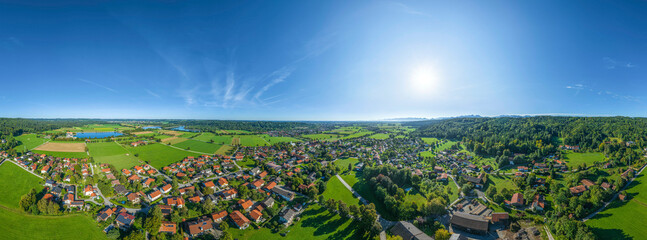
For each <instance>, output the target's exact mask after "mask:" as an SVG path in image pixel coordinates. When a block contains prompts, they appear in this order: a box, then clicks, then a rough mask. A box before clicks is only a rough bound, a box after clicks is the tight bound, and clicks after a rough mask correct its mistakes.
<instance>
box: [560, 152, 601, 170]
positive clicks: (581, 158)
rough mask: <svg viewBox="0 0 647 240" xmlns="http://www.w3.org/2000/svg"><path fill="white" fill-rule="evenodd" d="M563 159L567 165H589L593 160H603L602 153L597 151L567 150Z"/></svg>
mask: <svg viewBox="0 0 647 240" xmlns="http://www.w3.org/2000/svg"><path fill="white" fill-rule="evenodd" d="M565 160H566V165H567V166H572V167H577V166H580V165H582V163H586V165H589V166H590V165H591V164H593V162H595V161H598V162H601V161H603V160H604V154H602V153H598V152H592V153H575V152H569V153H567V154H566V159H565Z"/></svg>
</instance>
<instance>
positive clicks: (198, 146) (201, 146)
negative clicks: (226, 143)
mask: <svg viewBox="0 0 647 240" xmlns="http://www.w3.org/2000/svg"><path fill="white" fill-rule="evenodd" d="M173 146H176V147H179V148H182V149H187V148H189V149H190V150H191V151H197V152H203V153H209V154H213V153H215V152H216V151H218V149H220V147H221V145H216V144H211V143H206V142H201V141H197V140H193V139H189V140H186V141H183V142H181V143H177V144H173Z"/></svg>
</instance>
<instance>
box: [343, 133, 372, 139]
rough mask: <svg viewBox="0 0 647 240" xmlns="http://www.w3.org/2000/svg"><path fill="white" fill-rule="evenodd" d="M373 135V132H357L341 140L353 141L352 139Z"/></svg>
mask: <svg viewBox="0 0 647 240" xmlns="http://www.w3.org/2000/svg"><path fill="white" fill-rule="evenodd" d="M371 134H373V132H371V131H361V132H356V133H353V134H350V135H348V136H345V137H342V138H341V139H352V138H358V137H364V136H366V135H371Z"/></svg>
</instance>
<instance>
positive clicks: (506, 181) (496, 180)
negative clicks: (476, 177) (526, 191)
mask: <svg viewBox="0 0 647 240" xmlns="http://www.w3.org/2000/svg"><path fill="white" fill-rule="evenodd" d="M487 185H488V186H496V190H497V191H499V192H501V190H502V189H503V188H507V189H510V190H513V189H517V185H515V184H514V182H512V179H511V178H510V177H508V176H504V175H501V176H496V175H488V182H487Z"/></svg>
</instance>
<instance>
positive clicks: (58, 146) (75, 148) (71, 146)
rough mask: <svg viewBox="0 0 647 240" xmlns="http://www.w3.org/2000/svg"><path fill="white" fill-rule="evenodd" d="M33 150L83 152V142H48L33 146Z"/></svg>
mask: <svg viewBox="0 0 647 240" xmlns="http://www.w3.org/2000/svg"><path fill="white" fill-rule="evenodd" d="M34 150H39V151H49V152H85V143H58V142H56V143H55V142H48V143H45V144H43V145H40V146H38V147H37V148H34Z"/></svg>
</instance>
